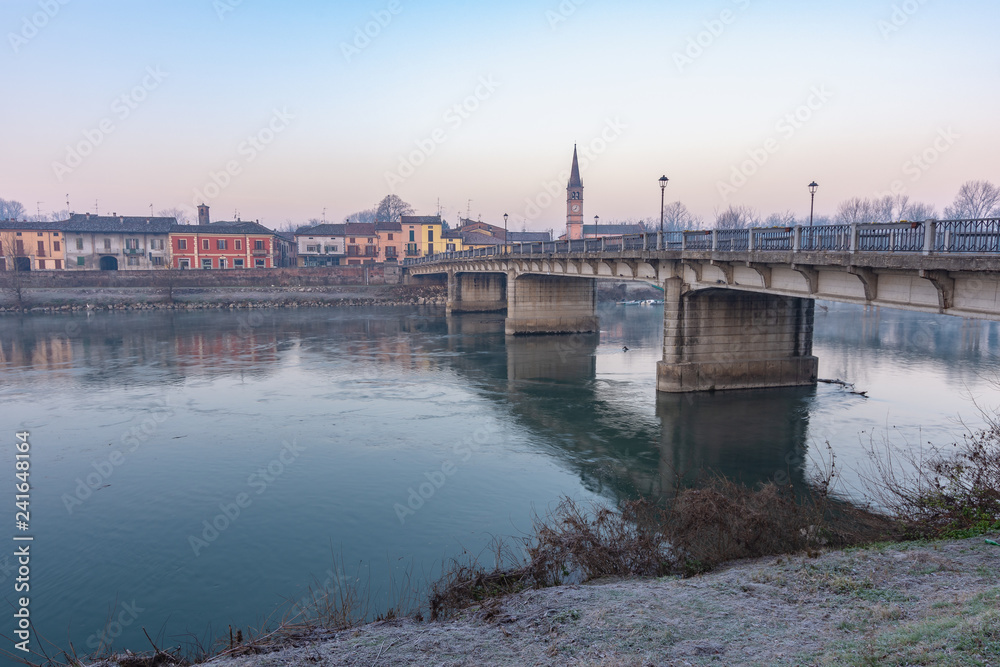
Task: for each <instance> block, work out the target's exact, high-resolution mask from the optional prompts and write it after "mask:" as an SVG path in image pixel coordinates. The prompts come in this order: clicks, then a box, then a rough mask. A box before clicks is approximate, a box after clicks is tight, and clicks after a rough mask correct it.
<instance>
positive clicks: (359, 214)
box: [345, 200, 409, 222]
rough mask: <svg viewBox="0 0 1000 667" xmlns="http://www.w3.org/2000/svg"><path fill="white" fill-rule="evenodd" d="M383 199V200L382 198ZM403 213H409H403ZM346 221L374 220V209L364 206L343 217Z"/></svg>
mask: <svg viewBox="0 0 1000 667" xmlns="http://www.w3.org/2000/svg"><path fill="white" fill-rule="evenodd" d="M383 201H385V200H383ZM403 215H409V214H407V213H404V214H403ZM345 221H346V222H375V209H373V208H366V209H365V210H363V211H355V212H354V213H351V214H350V215H349V216H347V217H346V218H345Z"/></svg>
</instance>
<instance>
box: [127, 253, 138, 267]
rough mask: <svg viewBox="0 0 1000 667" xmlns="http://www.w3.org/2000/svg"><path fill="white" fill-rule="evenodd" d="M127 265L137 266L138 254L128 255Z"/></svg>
mask: <svg viewBox="0 0 1000 667" xmlns="http://www.w3.org/2000/svg"><path fill="white" fill-rule="evenodd" d="M126 259H127V260H128V265H129V266H139V256H138V255H129V256H128V257H127V258H126Z"/></svg>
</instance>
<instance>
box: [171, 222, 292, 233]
mask: <svg viewBox="0 0 1000 667" xmlns="http://www.w3.org/2000/svg"><path fill="white" fill-rule="evenodd" d="M170 231H171V233H174V234H266V235H268V236H271V235H273V234H274V231H273V230H271V229H268V228H267V227H265V226H264V225H262V224H260V223H257V222H244V221H241V220H237V221H236V222H213V223H212V224H210V225H174V226H172V227H171V228H170Z"/></svg>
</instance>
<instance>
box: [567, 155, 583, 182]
mask: <svg viewBox="0 0 1000 667" xmlns="http://www.w3.org/2000/svg"><path fill="white" fill-rule="evenodd" d="M569 187H571V188H582V187H583V181H582V180H580V163H579V162H577V160H576V144H573V168H572V170H570V173H569Z"/></svg>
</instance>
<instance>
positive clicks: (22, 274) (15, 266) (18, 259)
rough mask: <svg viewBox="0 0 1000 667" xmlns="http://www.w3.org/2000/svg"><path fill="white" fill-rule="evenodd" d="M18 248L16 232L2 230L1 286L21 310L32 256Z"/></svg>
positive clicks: (0, 253) (0, 251)
mask: <svg viewBox="0 0 1000 667" xmlns="http://www.w3.org/2000/svg"><path fill="white" fill-rule="evenodd" d="M18 250H19V249H18V247H17V236H16V233H15V232H13V231H0V288H2V289H3V291H4V292H6V293H7V294H9V295H10V297H11V298H12V299H13V300H14V304H15V305H16V306H17V307H18V309H19V310H23V309H24V307H25V303H26V301H27V299H26V298H25V297H26V294H25V291H26V289H27V283H28V275H27V274H28V271H30V270H31V257H29V256H27V255H25V254H24V251H23V250H21V251H20V252H18Z"/></svg>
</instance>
